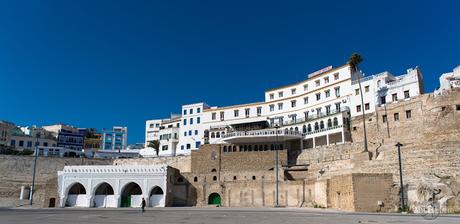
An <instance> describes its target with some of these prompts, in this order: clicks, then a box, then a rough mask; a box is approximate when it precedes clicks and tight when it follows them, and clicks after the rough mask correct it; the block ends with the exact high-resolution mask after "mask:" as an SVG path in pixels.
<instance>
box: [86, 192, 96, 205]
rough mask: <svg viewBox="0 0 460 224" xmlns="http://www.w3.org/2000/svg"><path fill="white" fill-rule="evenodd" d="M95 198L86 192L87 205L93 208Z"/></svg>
mask: <svg viewBox="0 0 460 224" xmlns="http://www.w3.org/2000/svg"><path fill="white" fill-rule="evenodd" d="M93 199H94V197H93V196H92V195H89V194H86V207H88V208H92V207H94V206H93V205H94V204H93Z"/></svg>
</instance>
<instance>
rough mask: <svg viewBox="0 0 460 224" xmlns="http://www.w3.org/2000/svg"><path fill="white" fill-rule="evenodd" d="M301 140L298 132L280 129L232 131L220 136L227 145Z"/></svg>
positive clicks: (300, 134)
mask: <svg viewBox="0 0 460 224" xmlns="http://www.w3.org/2000/svg"><path fill="white" fill-rule="evenodd" d="M276 138H277V141H288V140H296V139H299V140H300V139H302V138H303V136H302V133H300V132H299V131H289V130H281V129H275V128H270V129H262V130H252V131H233V132H229V133H227V134H225V135H223V136H222V140H223V141H225V142H228V143H256V142H274V141H276Z"/></svg>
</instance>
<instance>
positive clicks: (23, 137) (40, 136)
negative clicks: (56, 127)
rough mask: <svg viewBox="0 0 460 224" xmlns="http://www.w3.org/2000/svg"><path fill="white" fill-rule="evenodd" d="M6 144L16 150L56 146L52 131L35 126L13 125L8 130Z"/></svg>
mask: <svg viewBox="0 0 460 224" xmlns="http://www.w3.org/2000/svg"><path fill="white" fill-rule="evenodd" d="M9 133H10V136H9V142H8V144H7V145H8V146H11V147H14V148H15V149H16V150H19V151H23V150H34V149H35V147H38V146H44V147H56V145H57V142H56V138H55V137H54V135H53V133H51V132H49V131H47V130H45V129H43V128H40V127H36V126H32V127H17V126H13V127H11V128H10V130H9Z"/></svg>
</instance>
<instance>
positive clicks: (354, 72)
mask: <svg viewBox="0 0 460 224" xmlns="http://www.w3.org/2000/svg"><path fill="white" fill-rule="evenodd" d="M362 61H363V58H362V57H361V55H359V54H358V53H353V54H351V56H350V58H349V59H348V64H349V65H350V70H351V76H352V77H353V76H354V77H355V78H356V79H357V80H358V85H359V94H360V95H361V111H362V112H363V127H364V152H367V151H368V149H367V134H366V116H365V114H364V99H363V89H362V88H361V77H360V76H359V68H358V65H359V63H361V62H362Z"/></svg>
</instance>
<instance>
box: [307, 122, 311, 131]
mask: <svg viewBox="0 0 460 224" xmlns="http://www.w3.org/2000/svg"><path fill="white" fill-rule="evenodd" d="M307 131H308V132H311V124H308V128H307Z"/></svg>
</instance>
